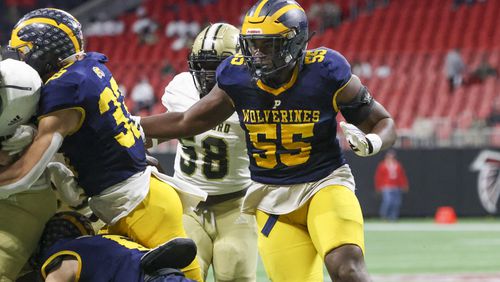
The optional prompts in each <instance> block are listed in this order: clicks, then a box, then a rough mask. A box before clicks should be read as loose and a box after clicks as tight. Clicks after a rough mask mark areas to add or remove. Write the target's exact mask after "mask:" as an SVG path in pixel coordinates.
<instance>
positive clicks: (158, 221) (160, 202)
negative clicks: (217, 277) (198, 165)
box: [108, 176, 203, 281]
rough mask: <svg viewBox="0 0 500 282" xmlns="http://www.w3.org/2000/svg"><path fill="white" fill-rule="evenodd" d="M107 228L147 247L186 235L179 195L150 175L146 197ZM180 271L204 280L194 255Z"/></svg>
mask: <svg viewBox="0 0 500 282" xmlns="http://www.w3.org/2000/svg"><path fill="white" fill-rule="evenodd" d="M108 231H109V233H110V234H117V235H123V236H128V237H129V238H131V239H133V240H134V241H136V242H138V243H139V244H141V245H143V246H145V247H147V248H155V247H157V246H159V245H161V244H163V243H165V242H167V241H168V240H170V239H172V238H176V237H184V238H186V237H187V236H186V232H185V231H184V226H183V223H182V203H181V200H180V199H179V195H178V194H177V192H176V191H175V189H174V188H172V187H171V186H170V185H168V184H167V183H165V182H163V181H160V180H158V179H157V178H156V177H154V176H151V184H150V188H149V193H148V195H147V196H146V198H145V199H144V200H143V201H142V202H141V203H140V204H139V205H138V206H137V207H136V208H135V209H134V210H133V211H132V212H131V213H130V214H128V215H127V216H126V217H123V218H122V219H120V220H119V221H118V222H117V223H116V224H114V225H112V226H109V228H108ZM183 271H184V273H185V274H186V277H188V278H191V279H194V280H197V281H203V279H202V277H201V271H200V266H199V265H198V261H197V260H196V259H195V260H194V261H193V262H192V263H191V264H190V265H189V266H187V267H186V268H185V269H183Z"/></svg>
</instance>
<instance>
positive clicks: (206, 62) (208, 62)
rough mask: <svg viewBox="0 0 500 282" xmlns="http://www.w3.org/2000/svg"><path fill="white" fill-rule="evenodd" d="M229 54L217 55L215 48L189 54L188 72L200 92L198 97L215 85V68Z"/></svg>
mask: <svg viewBox="0 0 500 282" xmlns="http://www.w3.org/2000/svg"><path fill="white" fill-rule="evenodd" d="M230 55H231V54H228V55H227V56H217V54H216V52H215V50H200V52H199V53H198V54H190V55H189V57H188V64H189V72H190V73H191V75H192V76H193V79H194V84H195V86H196V89H198V91H199V92H200V97H203V96H205V95H207V94H208V92H210V90H212V88H213V87H214V86H215V84H216V80H215V70H216V69H217V67H218V66H219V64H220V63H221V62H222V61H223V60H224V59H225V58H227V57H229V56H230Z"/></svg>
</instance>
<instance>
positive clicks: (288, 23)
mask: <svg viewBox="0 0 500 282" xmlns="http://www.w3.org/2000/svg"><path fill="white" fill-rule="evenodd" d="M307 40H308V23H307V16H306V13H305V12H304V9H302V7H300V5H299V4H298V3H297V2H295V1H292V0H260V1H259V2H257V3H256V4H255V5H254V6H253V7H252V8H250V10H249V11H248V13H247V14H246V15H245V18H244V19H243V26H242V27H241V35H240V45H241V49H242V52H243V55H244V57H245V61H246V63H247V65H248V66H249V68H250V70H251V71H252V73H253V76H254V78H256V79H260V78H266V77H270V76H273V75H274V74H276V72H277V71H279V70H281V69H284V68H287V67H288V66H294V65H295V63H296V62H297V61H298V60H300V59H301V58H302V57H303V55H304V53H305V50H306V47H307Z"/></svg>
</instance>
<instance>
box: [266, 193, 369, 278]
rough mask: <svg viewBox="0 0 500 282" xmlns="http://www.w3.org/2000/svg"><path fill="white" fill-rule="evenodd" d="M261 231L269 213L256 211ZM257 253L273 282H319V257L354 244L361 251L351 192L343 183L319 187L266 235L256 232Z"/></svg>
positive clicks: (358, 221)
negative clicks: (306, 200) (257, 234)
mask: <svg viewBox="0 0 500 282" xmlns="http://www.w3.org/2000/svg"><path fill="white" fill-rule="evenodd" d="M256 217H257V225H258V227H259V230H262V228H263V227H264V225H265V224H266V222H267V220H268V218H269V215H268V214H267V213H265V212H262V211H260V210H258V211H257V214H256ZM258 244H259V252H260V255H261V258H262V261H263V263H264V266H265V269H266V272H267V275H268V277H269V278H270V279H271V281H273V282H285V281H286V282H289V281H297V282H299V281H300V282H305V281H318V282H319V281H323V258H324V257H325V255H326V254H328V253H329V252H330V251H331V250H333V249H335V248H337V247H339V246H341V245H345V244H354V245H358V246H359V247H361V249H362V250H363V252H364V235H363V215H362V213H361V207H360V206H359V202H358V199H357V198H356V196H355V194H354V193H353V192H352V191H351V190H349V189H348V188H346V187H344V186H339V185H334V186H328V187H326V188H323V189H321V190H320V191H319V192H318V193H316V194H315V195H314V196H313V197H312V198H311V199H310V200H309V201H308V202H307V203H306V204H305V205H303V206H302V207H300V208H299V209H297V210H295V211H293V212H291V213H289V214H284V215H280V216H279V217H278V220H277V222H276V223H275V225H274V227H273V228H272V230H271V232H270V233H269V236H268V237H266V236H264V235H263V234H262V233H259V239H258Z"/></svg>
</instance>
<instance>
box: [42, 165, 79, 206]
mask: <svg viewBox="0 0 500 282" xmlns="http://www.w3.org/2000/svg"><path fill="white" fill-rule="evenodd" d="M47 170H48V171H49V175H50V180H51V181H52V183H53V184H54V187H55V188H56V190H57V192H58V194H59V197H60V199H61V200H62V201H63V202H65V203H66V204H68V205H69V206H70V207H77V206H79V205H81V204H82V203H83V202H84V201H85V199H86V198H87V196H85V193H84V191H83V189H82V188H81V187H80V186H79V185H78V183H77V182H76V179H75V177H74V175H73V172H72V171H71V170H69V168H67V167H66V166H65V165H64V164H62V163H60V162H50V163H49V164H48V165H47Z"/></svg>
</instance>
